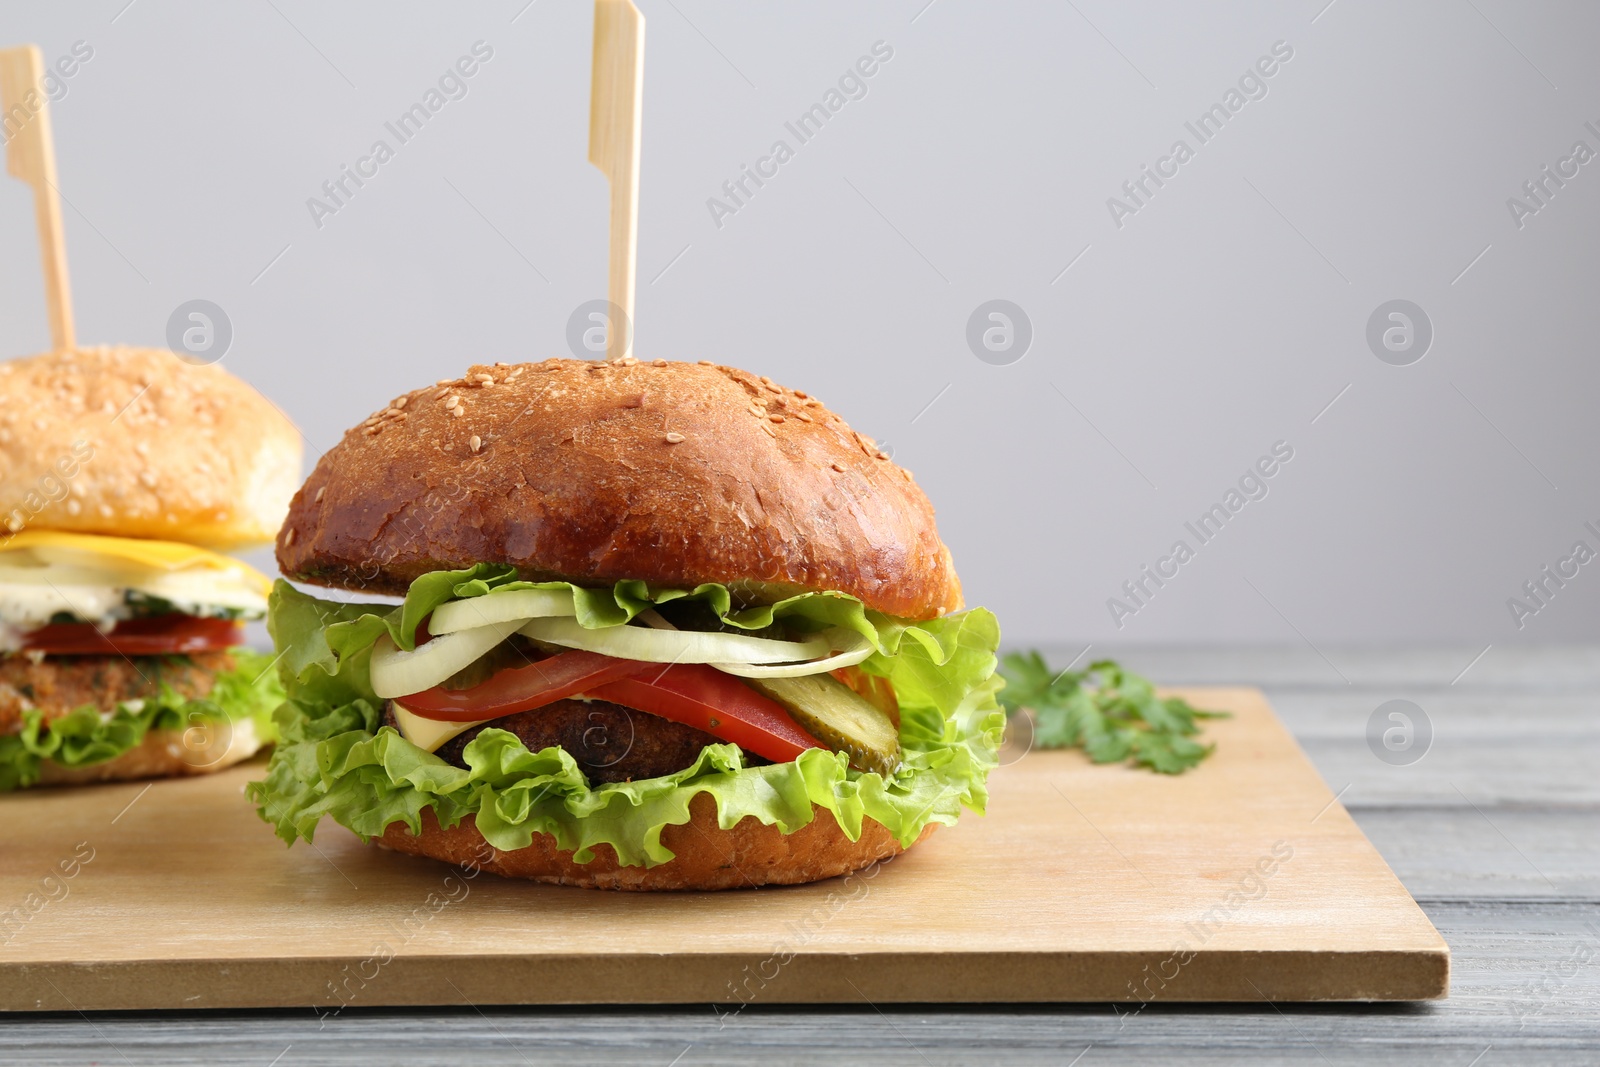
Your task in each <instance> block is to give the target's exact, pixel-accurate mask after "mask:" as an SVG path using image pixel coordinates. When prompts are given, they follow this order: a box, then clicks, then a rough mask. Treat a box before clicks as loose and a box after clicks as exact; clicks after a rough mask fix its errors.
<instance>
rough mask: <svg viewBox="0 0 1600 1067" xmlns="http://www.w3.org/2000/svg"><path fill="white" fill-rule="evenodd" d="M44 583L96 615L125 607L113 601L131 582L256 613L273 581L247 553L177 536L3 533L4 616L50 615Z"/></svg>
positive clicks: (153, 591) (180, 598)
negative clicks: (201, 545)
mask: <svg viewBox="0 0 1600 1067" xmlns="http://www.w3.org/2000/svg"><path fill="white" fill-rule="evenodd" d="M40 589H46V590H53V591H56V593H58V594H63V595H64V596H65V599H66V600H67V601H68V602H70V603H72V604H74V605H76V607H74V608H72V609H70V610H71V613H72V614H75V615H79V616H81V617H85V619H86V621H91V622H98V621H107V620H113V619H115V618H118V617H121V616H122V615H123V614H125V612H122V611H120V610H113V608H115V607H116V606H120V605H121V603H122V600H123V593H124V592H125V591H127V590H134V591H136V592H139V593H144V594H146V595H147V596H152V597H158V598H160V599H162V600H167V601H170V602H172V603H173V604H174V605H176V606H177V607H178V608H179V609H180V610H185V609H188V610H195V611H197V612H199V613H203V610H201V609H204V608H207V607H213V608H230V609H235V610H237V611H239V612H241V613H243V614H244V615H246V616H252V617H258V616H260V615H263V614H265V612H266V609H267V594H268V593H270V592H271V591H272V583H271V582H270V581H269V580H268V579H267V577H266V575H264V574H262V573H261V572H259V571H257V570H256V569H254V568H253V567H251V566H249V565H248V564H246V563H244V562H243V561H242V560H237V559H234V558H232V557H231V556H224V555H222V554H220V553H217V552H212V551H210V550H209V549H204V548H199V547H197V546H195V545H186V544H182V543H180V542H177V541H154V540H147V539H143V538H134V537H107V536H103V535H100V534H77V533H62V532H59V531H56V530H24V531H22V532H21V533H18V534H16V535H14V536H12V537H10V538H7V539H5V540H3V541H0V594H4V595H0V619H5V620H6V621H9V622H12V623H17V624H22V625H41V624H42V623H43V622H44V621H46V620H48V618H49V615H50V614H51V613H53V612H49V613H45V614H44V615H43V616H42V617H38V616H40V613H41V612H45V609H46V601H48V600H51V599H52V597H47V596H44V595H42V594H41V593H38V592H37V590H40ZM59 598H60V597H55V599H59ZM102 602H104V603H102ZM107 604H110V605H113V608H107V607H106V605H107Z"/></svg>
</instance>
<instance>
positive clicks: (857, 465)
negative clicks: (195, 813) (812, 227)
mask: <svg viewBox="0 0 1600 1067" xmlns="http://www.w3.org/2000/svg"><path fill="white" fill-rule="evenodd" d="M277 558H278V563H279V566H280V567H281V569H282V571H283V573H284V575H285V576H286V577H287V578H289V579H291V581H280V582H278V583H277V584H276V586H275V588H274V590H273V593H272V598H271V608H270V612H269V616H268V626H269V628H270V630H271V632H272V636H273V640H274V642H275V644H276V647H277V649H278V652H279V655H280V661H279V671H280V673H281V676H282V682H283V685H284V688H285V690H286V692H287V694H288V695H287V699H286V701H285V702H284V704H283V706H282V707H281V708H280V709H279V711H278V713H277V716H276V722H277V727H278V731H279V734H280V742H279V744H278V747H277V748H276V749H275V750H274V753H273V756H272V759H271V761H270V763H269V764H268V769H267V776H266V779H265V781H262V782H259V783H252V785H251V786H250V787H249V788H248V790H247V793H248V795H249V796H250V797H251V798H252V799H253V800H254V802H255V803H256V804H257V806H258V809H259V811H260V813H261V815H262V817H263V818H264V819H265V820H266V821H268V822H269V823H271V824H272V825H273V826H274V827H275V828H276V830H277V833H278V834H279V835H280V836H281V837H282V838H284V839H285V840H286V841H288V842H289V843H290V844H293V842H294V841H295V840H296V838H304V839H305V840H307V841H310V840H311V839H312V836H313V832H314V830H315V828H316V827H317V825H318V823H319V822H320V821H321V820H322V819H324V818H330V819H332V820H333V821H334V822H336V823H338V824H340V825H342V826H344V827H346V828H348V829H349V830H352V831H354V832H355V833H356V834H357V835H359V836H360V837H361V838H363V839H365V840H367V841H370V842H376V843H377V844H379V845H381V846H384V847H386V848H389V849H393V850H396V851H399V852H404V853H412V854H415V855H418V856H425V857H431V858H433V859H437V860H443V861H446V862H450V863H457V864H462V865H467V866H471V867H473V868H479V869H486V870H489V871H492V872H495V873H498V874H502V875H508V876H517V877H523V878H529V879H534V880H537V881H542V882H551V883H559V884H565V885H577V886H586V887H599V888H613V889H628V890H670V889H691V890H709V889H725V888H735V887H743V886H759V885H765V884H773V883H797V882H810V881H815V880H818V879H823V878H828V877H831V876H835V875H840V874H844V873H846V872H849V871H852V870H856V869H858V868H861V867H864V866H867V865H870V864H872V863H874V862H877V861H880V860H884V859H887V858H889V857H892V856H893V855H895V854H896V853H898V852H900V851H901V850H902V849H905V848H907V847H909V846H911V845H912V844H914V843H915V842H917V841H918V840H920V839H921V838H922V837H924V836H925V835H926V834H928V833H929V832H930V831H931V830H932V829H933V828H934V827H935V826H936V825H939V824H952V823H954V822H955V821H956V819H957V817H958V816H959V814H960V813H961V810H962V808H963V807H964V806H965V807H967V808H970V809H973V810H976V811H979V812H981V811H982V809H983V806H984V803H985V800H986V798H987V793H986V789H985V780H986V778H987V776H988V774H989V772H990V770H991V769H992V768H993V767H994V766H995V763H996V751H997V749H998V747H999V744H1000V740H1001V734H1002V730H1003V715H1002V713H1001V711H1000V710H999V708H998V706H997V704H996V702H995V694H996V691H997V690H998V689H999V687H1000V684H1001V682H1000V680H999V679H998V678H996V677H995V674H994V668H995V649H996V645H997V644H998V641H999V628H998V626H997V624H996V622H995V619H994V617H993V615H991V614H990V613H989V612H987V611H985V610H983V609H972V610H967V611H963V610H961V608H962V598H961V586H960V582H959V580H958V579H957V577H956V572H955V570H954V568H953V566H952V564H951V559H950V553H949V551H948V550H947V549H946V548H945V546H944V544H943V543H942V542H941V541H940V539H939V535H938V532H937V530H936V528H935V525H934V516H933V510H932V508H931V506H930V505H929V503H928V500H927V498H926V497H925V496H924V495H923V493H922V491H921V490H920V489H918V487H917V485H916V483H915V482H914V481H913V479H912V477H911V474H910V473H909V472H907V471H906V470H904V469H902V468H900V467H898V466H896V465H895V464H894V463H893V462H892V461H891V460H890V458H889V456H888V455H887V454H886V453H884V452H883V451H880V450H879V448H878V447H877V445H875V444H874V443H873V442H872V441H871V440H870V439H869V438H866V437H863V436H862V435H860V434H858V433H855V432H853V431H852V430H851V429H850V427H849V426H847V425H846V424H845V423H844V421H843V420H842V419H840V418H839V417H838V416H837V415H835V414H833V413H832V412H830V411H829V410H828V409H827V408H826V407H824V406H823V404H822V402H821V401H820V400H818V399H817V398H815V397H812V396H808V395H807V394H805V393H803V392H798V391H795V390H791V389H786V388H784V387H783V386H780V385H777V384H775V383H774V382H773V381H772V380H771V379H769V378H765V377H757V376H756V375H753V374H749V373H747V372H745V371H742V370H738V369H735V368H732V367H724V366H714V365H712V364H711V363H709V362H705V361H702V362H700V363H682V362H668V361H666V360H656V361H653V362H639V361H637V360H634V359H623V360H619V361H616V362H611V363H597V362H587V361H581V360H569V359H552V360H547V361H545V362H543V363H524V364H516V365H509V364H506V363H496V364H494V365H492V366H488V365H480V366H474V367H472V368H471V369H470V370H469V372H468V373H467V374H466V375H465V376H463V377H460V378H456V379H446V380H443V381H439V382H437V383H435V384H434V385H432V386H429V387H428V388H425V389H418V390H415V391H413V392H410V393H406V394H405V395H403V396H399V397H396V398H395V399H394V401H393V402H392V403H390V404H389V405H388V406H387V407H386V408H384V409H383V410H382V411H379V412H378V413H376V414H374V415H373V416H372V417H370V418H368V419H367V420H366V421H365V422H363V423H361V425H359V426H357V427H355V428H354V429H352V430H350V431H349V432H347V433H346V434H345V435H344V437H343V439H342V440H341V441H340V442H339V443H338V444H337V445H336V446H335V447H334V448H332V449H330V450H329V451H328V453H327V454H326V455H324V456H323V457H322V459H321V460H320V461H319V462H318V464H317V466H316V469H315V470H314V471H313V472H312V474H311V477H310V479H309V480H308V481H307V482H306V483H305V485H304V486H302V487H301V489H300V491H299V493H298V494H297V495H296V496H295V498H294V500H293V502H292V503H291V505H290V508H289V517H288V520H287V521H286V522H285V523H284V526H283V529H282V531H281V532H280V533H279V535H278V541H277ZM317 586H322V587H331V588H332V589H334V590H338V592H337V593H324V594H323V595H312V591H308V589H310V587H317ZM313 591H315V592H319V593H320V592H321V590H313ZM375 596H382V597H386V598H388V600H387V601H386V602H384V603H374V602H373V599H374V597H375ZM397 598H398V602H396V599H397Z"/></svg>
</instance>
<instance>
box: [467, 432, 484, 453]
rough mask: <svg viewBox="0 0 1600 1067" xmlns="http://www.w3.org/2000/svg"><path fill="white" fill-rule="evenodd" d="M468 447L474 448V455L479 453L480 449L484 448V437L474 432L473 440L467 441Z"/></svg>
mask: <svg viewBox="0 0 1600 1067" xmlns="http://www.w3.org/2000/svg"><path fill="white" fill-rule="evenodd" d="M467 447H468V448H470V449H472V454H473V455H477V454H478V452H479V450H480V449H482V448H483V438H481V437H479V436H478V435H477V434H473V435H472V440H470V441H468V442H467Z"/></svg>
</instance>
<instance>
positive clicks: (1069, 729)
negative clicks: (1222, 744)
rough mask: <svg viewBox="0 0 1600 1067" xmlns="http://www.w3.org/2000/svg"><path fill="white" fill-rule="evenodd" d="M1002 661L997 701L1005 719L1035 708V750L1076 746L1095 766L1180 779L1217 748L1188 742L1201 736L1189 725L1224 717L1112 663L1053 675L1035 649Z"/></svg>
mask: <svg viewBox="0 0 1600 1067" xmlns="http://www.w3.org/2000/svg"><path fill="white" fill-rule="evenodd" d="M1002 664H1003V665H1002V667H1001V669H1000V674H1001V675H1002V676H1003V677H1004V678H1005V680H1006V686H1005V688H1004V689H1002V690H1001V691H1000V703H1001V704H1002V705H1004V707H1005V709H1006V714H1007V715H1012V714H1015V713H1016V712H1017V711H1019V710H1020V709H1022V708H1031V709H1032V710H1033V714H1034V729H1033V743H1034V745H1035V747H1038V748H1072V747H1078V748H1082V749H1083V750H1084V752H1086V753H1088V755H1089V758H1090V759H1091V760H1093V761H1094V762H1096V763H1120V762H1122V761H1123V760H1131V761H1132V762H1133V763H1134V764H1135V765H1136V766H1140V767H1148V768H1149V769H1150V770H1152V771H1157V772H1159V773H1161V774H1182V773H1183V772H1184V771H1186V770H1189V769H1190V768H1191V767H1194V766H1196V765H1198V764H1199V763H1200V761H1201V760H1203V759H1205V758H1206V757H1207V756H1209V755H1210V754H1211V752H1212V750H1213V749H1215V748H1216V745H1214V744H1213V745H1202V744H1201V743H1199V742H1198V741H1195V740H1193V738H1194V735H1196V734H1198V733H1199V732H1200V727H1198V726H1197V725H1195V721H1196V720H1197V719H1226V718H1228V713H1227V712H1224V711H1202V710H1200V709H1198V708H1195V707H1192V706H1191V705H1190V704H1189V702H1188V701H1186V700H1183V699H1182V698H1181V697H1166V698H1162V697H1158V696H1156V691H1155V686H1153V685H1152V684H1151V683H1150V681H1149V679H1147V678H1144V677H1141V676H1140V675H1137V674H1134V673H1133V672H1132V671H1129V670H1125V669H1123V667H1122V666H1121V665H1120V664H1118V663H1117V662H1116V661H1115V660H1109V659H1103V660H1097V661H1096V662H1094V663H1091V664H1089V666H1088V667H1087V668H1086V669H1084V670H1082V671H1077V672H1073V671H1059V672H1058V671H1054V670H1051V669H1050V667H1049V666H1048V665H1047V664H1046V663H1045V661H1044V657H1043V656H1041V655H1039V653H1037V652H1025V653H1021V652H1013V653H1011V654H1009V655H1007V656H1006V657H1005V658H1004V660H1003V661H1002Z"/></svg>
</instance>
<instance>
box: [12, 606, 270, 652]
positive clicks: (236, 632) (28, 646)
mask: <svg viewBox="0 0 1600 1067" xmlns="http://www.w3.org/2000/svg"><path fill="white" fill-rule="evenodd" d="M243 643H244V627H243V626H241V625H239V624H238V623H236V622H232V621H230V620H228V619H202V618H198V617H197V616H194V615H180V614H169V615H152V616H151V617H149V618H146V619H123V620H122V621H121V622H119V623H117V625H116V626H115V627H113V628H112V630H111V632H110V633H102V632H100V630H99V629H97V628H96V627H95V626H94V624H93V623H87V622H58V623H51V624H50V625H49V626H41V627H40V628H39V629H37V630H33V631H31V632H29V633H27V634H25V635H24V636H23V639H22V647H23V649H24V650H26V651H33V652H43V653H45V654H47V655H52V656H112V655H122V656H178V655H183V654H185V653H189V652H216V651H221V650H224V649H229V648H233V647H234V646H236V645H241V644H243Z"/></svg>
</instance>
